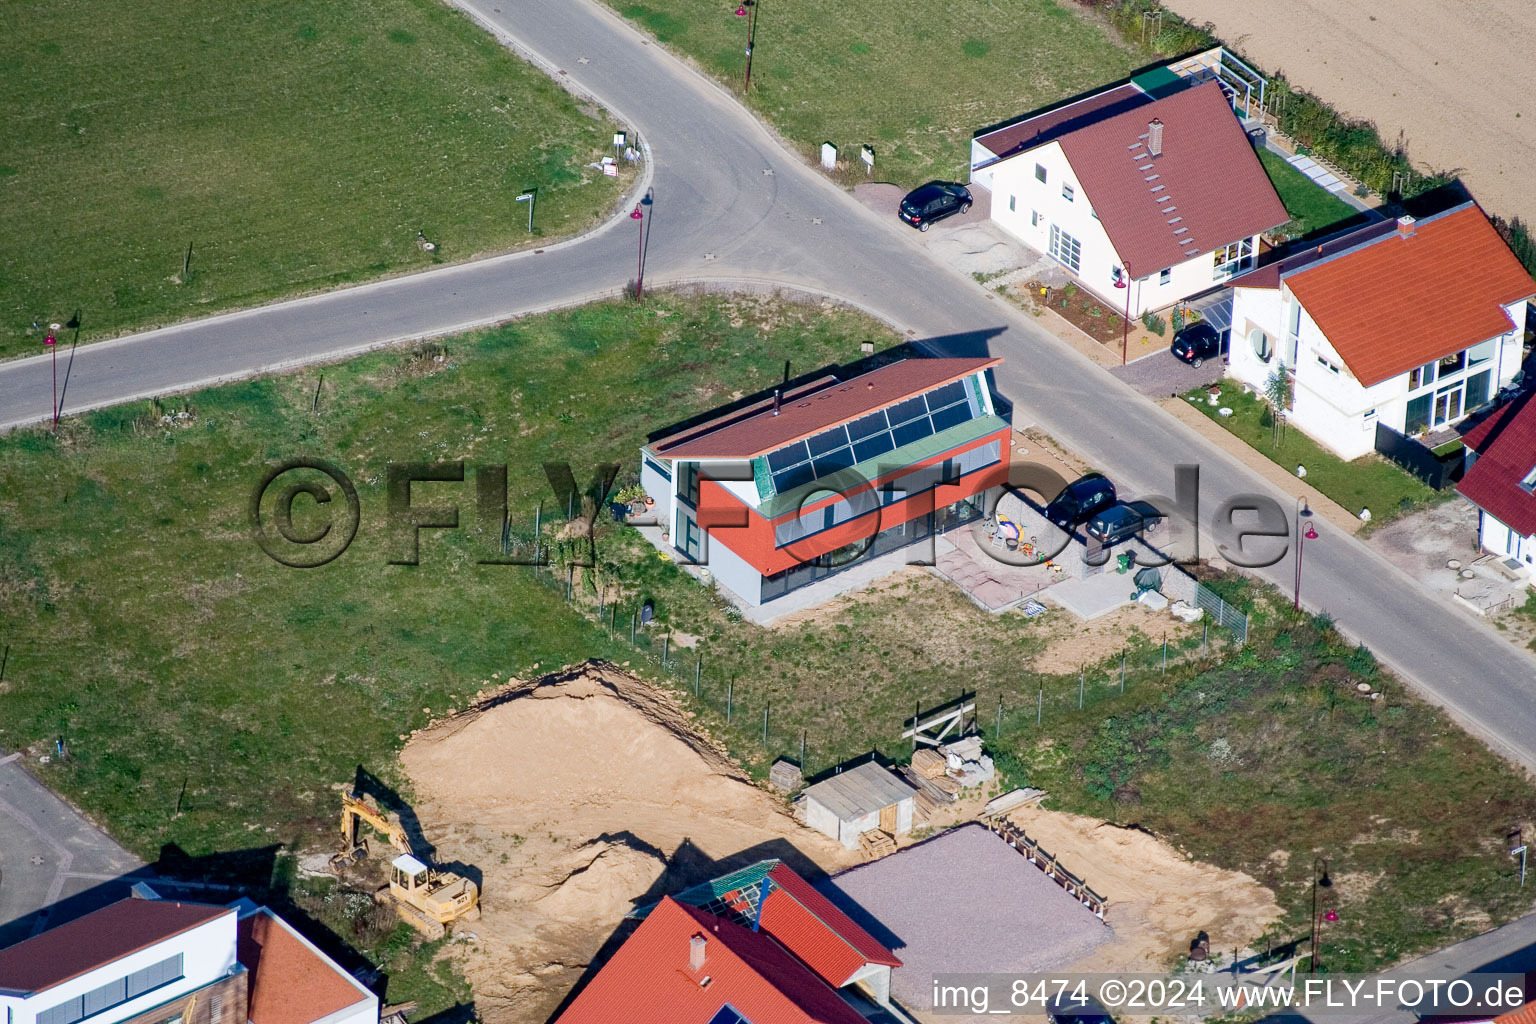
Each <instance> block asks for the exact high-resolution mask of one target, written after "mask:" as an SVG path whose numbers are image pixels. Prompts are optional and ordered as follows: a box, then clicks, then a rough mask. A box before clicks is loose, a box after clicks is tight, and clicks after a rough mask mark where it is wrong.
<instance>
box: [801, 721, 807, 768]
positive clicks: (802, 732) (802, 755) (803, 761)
mask: <svg viewBox="0 0 1536 1024" xmlns="http://www.w3.org/2000/svg"><path fill="white" fill-rule="evenodd" d="M805 733H806V730H804V729H801V730H800V774H801V775H802V776H803V775H805Z"/></svg>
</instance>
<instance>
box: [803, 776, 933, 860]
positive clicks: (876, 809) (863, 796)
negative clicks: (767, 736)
mask: <svg viewBox="0 0 1536 1024" xmlns="http://www.w3.org/2000/svg"><path fill="white" fill-rule="evenodd" d="M916 796H917V790H915V789H913V788H912V787H911V786H910V785H908V784H907V783H905V782H903V781H902V780H901V779H899V778H897V777H896V775H894V774H893V773H892V772H890V771H888V770H887V769H885V768H882V767H880V766H879V765H878V764H875V763H874V762H873V761H866V762H865V763H864V764H861V765H859V766H858V767H856V768H850V769H848V770H847V771H843V772H839V773H838V774H836V775H834V776H832V777H831V778H830V779H825V780H823V781H821V782H818V783H816V784H815V785H814V786H808V787H807V788H806V790H805V823H806V824H807V825H809V826H810V827H811V828H814V829H815V830H816V831H818V832H820V833H822V834H823V835H826V836H830V837H831V838H833V839H836V840H837V841H838V842H840V843H842V844H843V846H844V847H846V848H847V849H850V850H857V849H858V848H859V836H861V835H863V834H864V833H865V832H873V831H876V830H879V831H881V832H885V833H887V834H889V835H891V836H893V837H894V836H898V835H901V834H902V833H904V832H910V831H911V830H912V812H913V806H914V799H915V797H916Z"/></svg>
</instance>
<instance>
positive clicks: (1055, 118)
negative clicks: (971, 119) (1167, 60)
mask: <svg viewBox="0 0 1536 1024" xmlns="http://www.w3.org/2000/svg"><path fill="white" fill-rule="evenodd" d="M1151 102H1152V97H1151V96H1148V95H1147V94H1146V93H1145V92H1143V91H1142V90H1141V89H1139V88H1137V87H1136V86H1134V85H1131V84H1129V83H1127V84H1125V85H1117V86H1115V88H1113V89H1105V90H1104V91H1103V92H1101V93H1095V94H1094V95H1092V96H1089V97H1086V98H1085V99H1080V100H1077V101H1075V102H1072V103H1064V104H1062V105H1061V106H1059V107H1055V108H1053V109H1051V110H1047V111H1046V112H1045V113H1043V114H1036V115H1035V116H1034V117H1028V118H1025V119H1024V120H1022V121H1015V122H1014V123H1013V124H1010V125H1005V126H1004V127H1002V128H999V129H997V130H996V131H991V132H988V133H987V134H985V135H980V136H977V138H976V141H977V142H979V143H981V144H982V145H983V146H985V147H986V148H987V152H989V153H992V154H993V155H994V156H999V157H1002V156H1007V155H1009V154H1010V153H1014V152H1016V151H1019V150H1022V149H1033V148H1034V147H1035V146H1038V145H1040V144H1041V143H1042V142H1049V141H1051V139H1053V138H1056V137H1057V136H1059V135H1061V134H1063V133H1064V132H1068V131H1071V130H1072V129H1073V128H1076V127H1079V126H1080V125H1082V124H1083V123H1084V122H1085V121H1087V120H1097V119H1099V118H1103V117H1108V116H1110V115H1111V114H1119V113H1121V112H1123V111H1126V110H1130V109H1132V108H1133V107H1140V106H1145V105H1146V104H1148V103H1151Z"/></svg>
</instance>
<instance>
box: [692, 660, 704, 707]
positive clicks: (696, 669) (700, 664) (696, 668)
mask: <svg viewBox="0 0 1536 1024" xmlns="http://www.w3.org/2000/svg"><path fill="white" fill-rule="evenodd" d="M703 671H704V652H702V651H700V652H699V653H698V654H697V655H695V658H694V662H693V695H694V696H695V697H697V696H698V695H699V673H701V672H703Z"/></svg>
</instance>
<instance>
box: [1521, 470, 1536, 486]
mask: <svg viewBox="0 0 1536 1024" xmlns="http://www.w3.org/2000/svg"><path fill="white" fill-rule="evenodd" d="M1520 486H1521V487H1522V488H1523V489H1525V490H1527V491H1536V466H1532V467H1531V471H1530V472H1529V473H1527V474H1525V479H1523V480H1521V481H1520Z"/></svg>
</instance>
